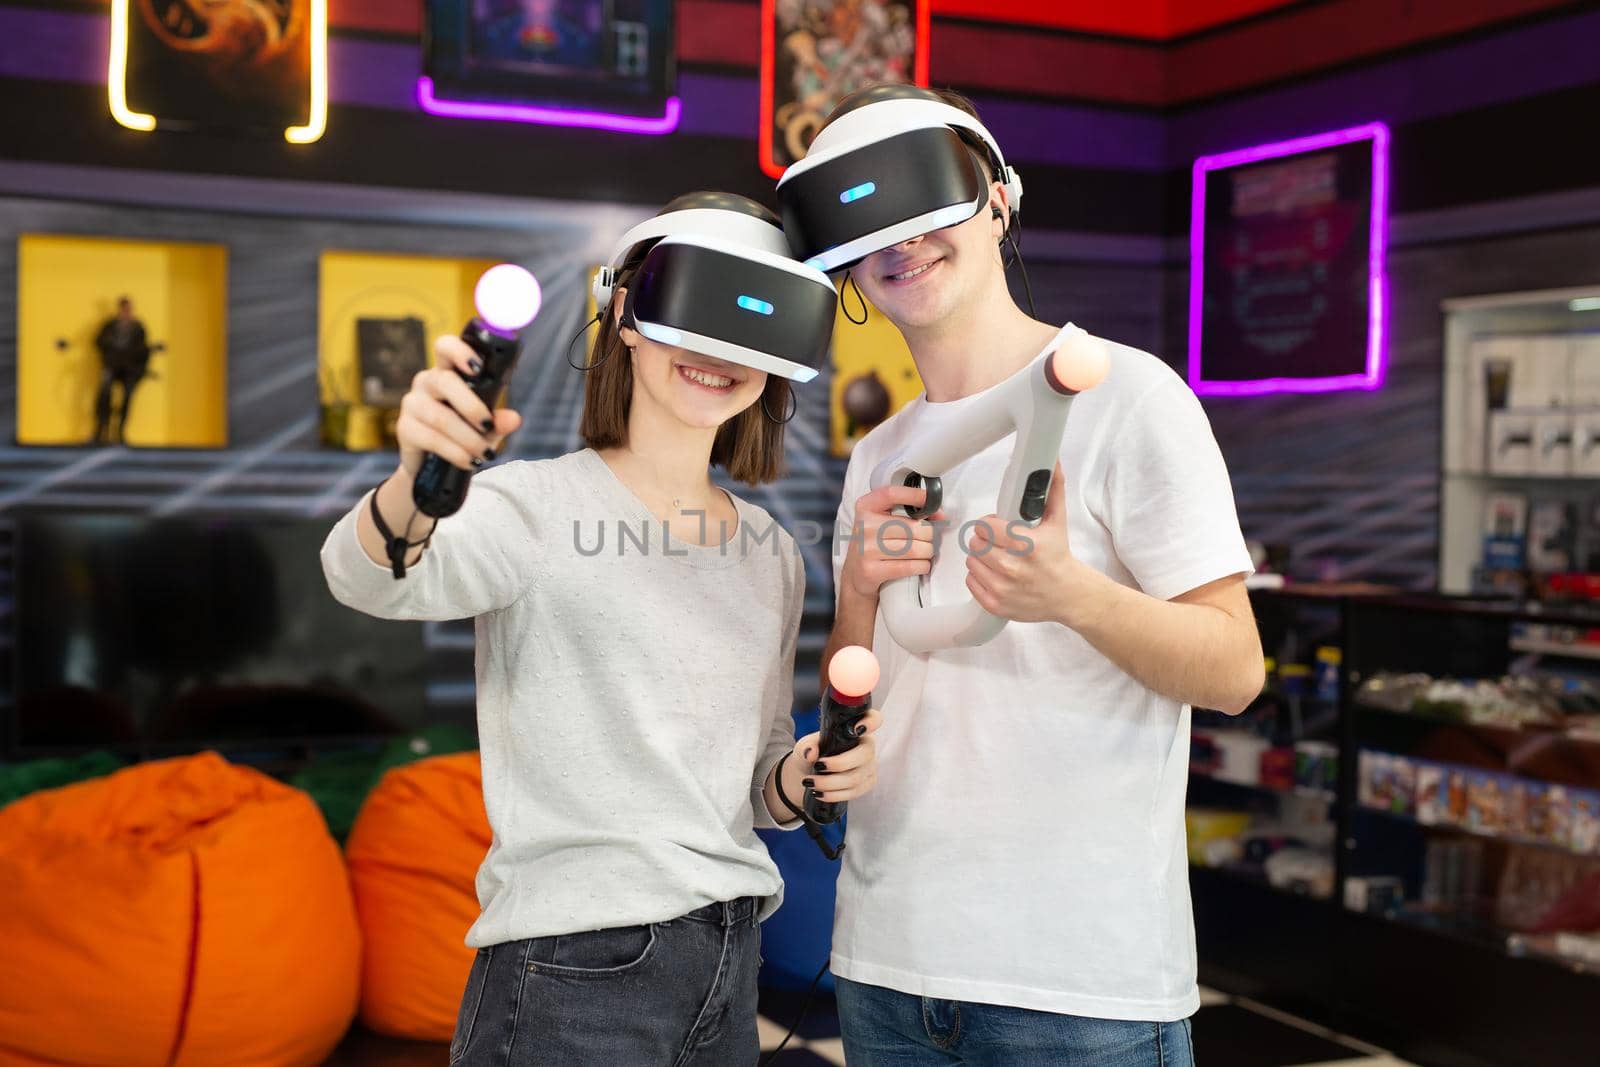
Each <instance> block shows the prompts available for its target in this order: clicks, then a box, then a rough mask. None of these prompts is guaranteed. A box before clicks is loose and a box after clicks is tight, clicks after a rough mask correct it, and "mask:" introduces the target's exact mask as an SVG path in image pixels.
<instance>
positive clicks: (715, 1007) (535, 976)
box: [450, 897, 761, 1067]
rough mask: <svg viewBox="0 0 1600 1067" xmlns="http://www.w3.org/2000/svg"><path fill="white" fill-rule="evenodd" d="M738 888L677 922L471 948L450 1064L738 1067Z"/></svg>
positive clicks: (748, 987) (747, 926) (751, 969)
mask: <svg viewBox="0 0 1600 1067" xmlns="http://www.w3.org/2000/svg"><path fill="white" fill-rule="evenodd" d="M757 911H758V907H757V901H756V900H754V899H753V898H750V897H745V898H743V899H741V900H735V901H730V902H727V903H723V904H711V905H708V906H706V907H704V908H700V909H699V910H697V911H692V912H690V913H689V914H687V915H684V916H682V917H681V918H678V919H672V920H669V921H667V922H660V923H651V924H650V925H649V926H624V927H617V928H615V929H610V930H596V931H593V932H591V933H582V934H563V935H561V936H560V937H536V938H532V939H529V940H526V941H511V942H507V943H506V944H502V945H492V946H490V947H489V948H483V949H479V950H478V956H477V959H475V960H474V961H473V963H472V970H471V972H470V973H469V974H468V976H467V988H466V993H465V995H464V996H463V997H462V998H461V1012H460V1015H459V1016H458V1018H457V1020H456V1033H455V1040H454V1041H452V1042H451V1044H450V1064H451V1067H513V1065H514V1067H545V1065H546V1064H548V1065H551V1067H584V1065H588V1064H593V1065H596V1067H687V1065H691V1064H693V1065H704V1067H747V1065H750V1064H754V1063H755V1062H756V1058H757V1056H758V1055H759V1050H760V1041H759V1039H758V1038H757V1036H756V971H757V970H758V969H759V968H760V964H761V961H760V957H759V949H760V939H761V930H760V927H759V926H758V925H757V922H756V914H757Z"/></svg>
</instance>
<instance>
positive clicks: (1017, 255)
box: [1007, 233, 1039, 319]
mask: <svg viewBox="0 0 1600 1067" xmlns="http://www.w3.org/2000/svg"><path fill="white" fill-rule="evenodd" d="M1007 238H1008V239H1009V240H1010V241H1011V261H1012V262H1013V263H1015V264H1016V265H1017V269H1018V270H1020V271H1021V272H1022V291H1023V292H1024V293H1026V294H1027V297H1028V315H1029V317H1031V318H1035V319H1036V318H1038V317H1039V313H1038V312H1037V311H1035V310H1034V307H1033V286H1032V285H1030V284H1029V283H1028V265H1027V264H1026V263H1024V262H1023V261H1022V245H1021V244H1020V243H1019V242H1018V240H1017V236H1016V234H1015V233H1008V234H1007Z"/></svg>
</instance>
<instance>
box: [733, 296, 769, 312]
mask: <svg viewBox="0 0 1600 1067" xmlns="http://www.w3.org/2000/svg"><path fill="white" fill-rule="evenodd" d="M738 303H739V306H740V307H742V308H744V309H745V310H746V311H754V312H755V313H756V314H758V315H770V314H772V311H773V308H772V305H771V304H769V303H767V302H766V301H765V300H757V299H756V298H755V297H753V296H740V297H739V301H738Z"/></svg>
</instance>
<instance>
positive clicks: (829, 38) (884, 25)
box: [758, 0, 929, 178]
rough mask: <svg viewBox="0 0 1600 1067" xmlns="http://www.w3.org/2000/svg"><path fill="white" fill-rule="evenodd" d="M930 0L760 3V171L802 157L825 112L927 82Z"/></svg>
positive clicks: (778, 169)
mask: <svg viewBox="0 0 1600 1067" xmlns="http://www.w3.org/2000/svg"><path fill="white" fill-rule="evenodd" d="M928 3H929V0H761V135H760V139H759V140H760V147H759V149H758V151H759V152H760V163H761V169H762V170H763V171H764V172H766V174H767V175H768V176H770V177H773V178H777V177H780V176H782V174H783V171H784V168H785V167H787V166H788V165H789V164H791V163H793V162H794V161H795V160H797V159H799V158H800V157H801V156H803V155H805V153H806V149H807V148H808V147H810V145H811V139H812V138H814V137H815V136H816V135H817V131H818V130H819V129H821V128H822V123H823V120H824V119H826V118H827V117H828V112H830V111H832V110H833V106H834V105H835V104H837V103H838V102H839V101H840V100H842V99H844V98H845V97H846V96H849V95H850V94H851V93H853V92H855V91H856V90H857V89H861V88H865V87H866V86H868V85H873V84H876V83H878V82H907V83H910V84H912V85H927V84H928V23H929V14H928V12H929V8H928Z"/></svg>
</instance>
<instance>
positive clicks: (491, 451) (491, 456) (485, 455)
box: [483, 448, 500, 459]
mask: <svg viewBox="0 0 1600 1067" xmlns="http://www.w3.org/2000/svg"><path fill="white" fill-rule="evenodd" d="M499 454H500V453H498V452H496V451H495V450H494V449H492V448H491V449H487V450H486V451H485V452H484V453H483V458H484V459H494V457H496V456H498V455H499Z"/></svg>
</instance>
